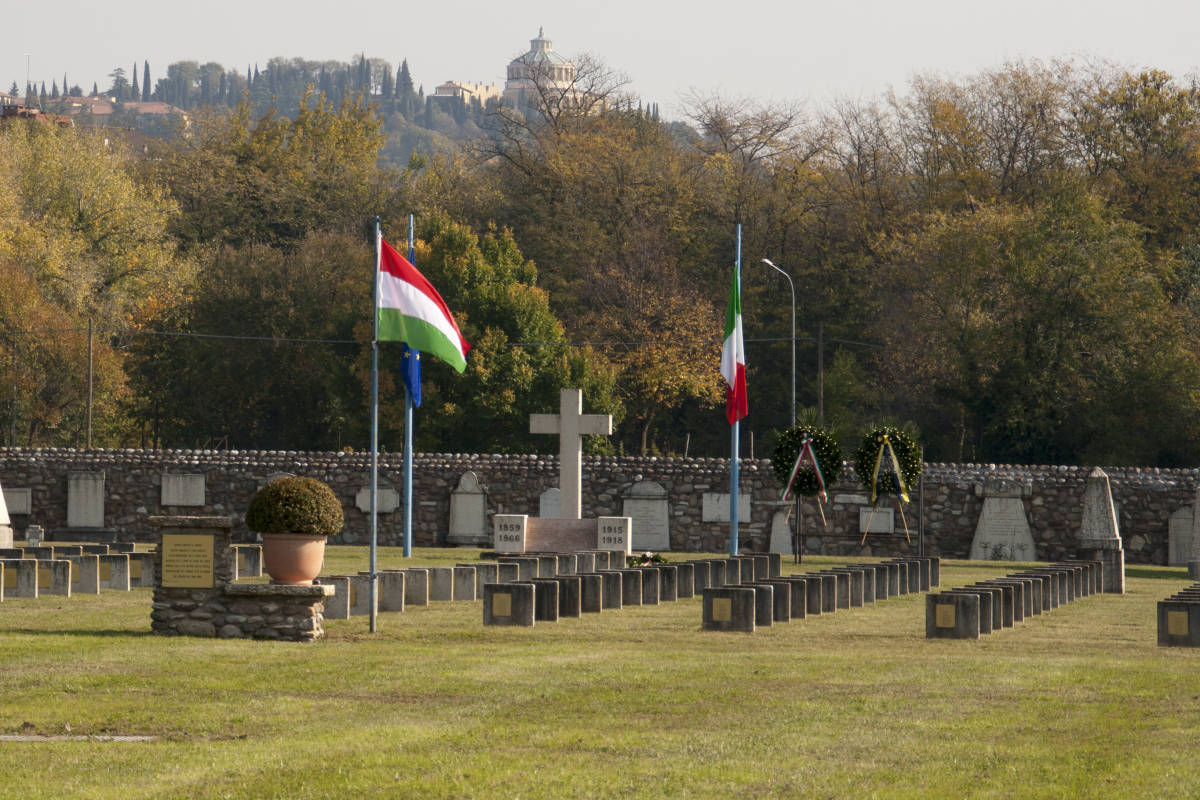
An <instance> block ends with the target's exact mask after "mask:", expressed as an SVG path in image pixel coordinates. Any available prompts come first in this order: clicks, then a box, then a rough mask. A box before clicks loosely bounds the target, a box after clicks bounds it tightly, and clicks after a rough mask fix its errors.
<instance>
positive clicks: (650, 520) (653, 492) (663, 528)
mask: <svg viewBox="0 0 1200 800" xmlns="http://www.w3.org/2000/svg"><path fill="white" fill-rule="evenodd" d="M622 513H623V514H624V515H625V516H626V517H630V518H631V519H632V520H633V549H634V550H651V551H653V550H670V549H671V514H670V508H669V506H668V500H667V490H666V489H664V488H663V487H662V486H661V485H660V484H658V483H655V482H654V481H639V482H638V483H635V484H634V485H633V486H632V487H630V489H629V494H628V495H626V497H625V500H624V503H623V506H622Z"/></svg>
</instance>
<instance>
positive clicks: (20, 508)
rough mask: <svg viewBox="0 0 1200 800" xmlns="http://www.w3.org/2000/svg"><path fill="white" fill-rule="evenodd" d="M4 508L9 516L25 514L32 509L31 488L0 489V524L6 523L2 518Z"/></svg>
mask: <svg viewBox="0 0 1200 800" xmlns="http://www.w3.org/2000/svg"><path fill="white" fill-rule="evenodd" d="M5 510H7V512H8V515H9V516H14V515H18V514H20V515H25V514H29V513H31V512H32V511H33V490H32V489H0V525H6V524H8V522H9V520H7V519H5V518H4V515H5Z"/></svg>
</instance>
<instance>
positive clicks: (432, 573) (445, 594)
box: [427, 567, 454, 603]
mask: <svg viewBox="0 0 1200 800" xmlns="http://www.w3.org/2000/svg"><path fill="white" fill-rule="evenodd" d="M427 572H428V573H429V601H430V602H431V603H449V602H450V601H451V600H453V599H454V569H453V568H451V567H428V568H427Z"/></svg>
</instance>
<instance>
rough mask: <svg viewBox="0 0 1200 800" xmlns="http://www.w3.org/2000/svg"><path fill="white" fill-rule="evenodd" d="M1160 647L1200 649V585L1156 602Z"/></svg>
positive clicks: (1194, 585) (1192, 586)
mask: <svg viewBox="0 0 1200 800" xmlns="http://www.w3.org/2000/svg"><path fill="white" fill-rule="evenodd" d="M1158 644H1159V646H1160V647H1200V583H1193V584H1192V585H1191V586H1189V587H1187V588H1186V589H1183V590H1182V591H1179V592H1176V593H1175V594H1173V595H1171V596H1170V597H1167V598H1166V599H1163V600H1159V601H1158Z"/></svg>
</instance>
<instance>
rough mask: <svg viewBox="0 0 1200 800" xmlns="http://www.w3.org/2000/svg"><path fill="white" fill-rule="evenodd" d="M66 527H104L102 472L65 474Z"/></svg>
mask: <svg viewBox="0 0 1200 800" xmlns="http://www.w3.org/2000/svg"><path fill="white" fill-rule="evenodd" d="M67 527H68V528H103V527H104V473H103V472H72V473H71V474H70V475H68V476H67Z"/></svg>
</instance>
